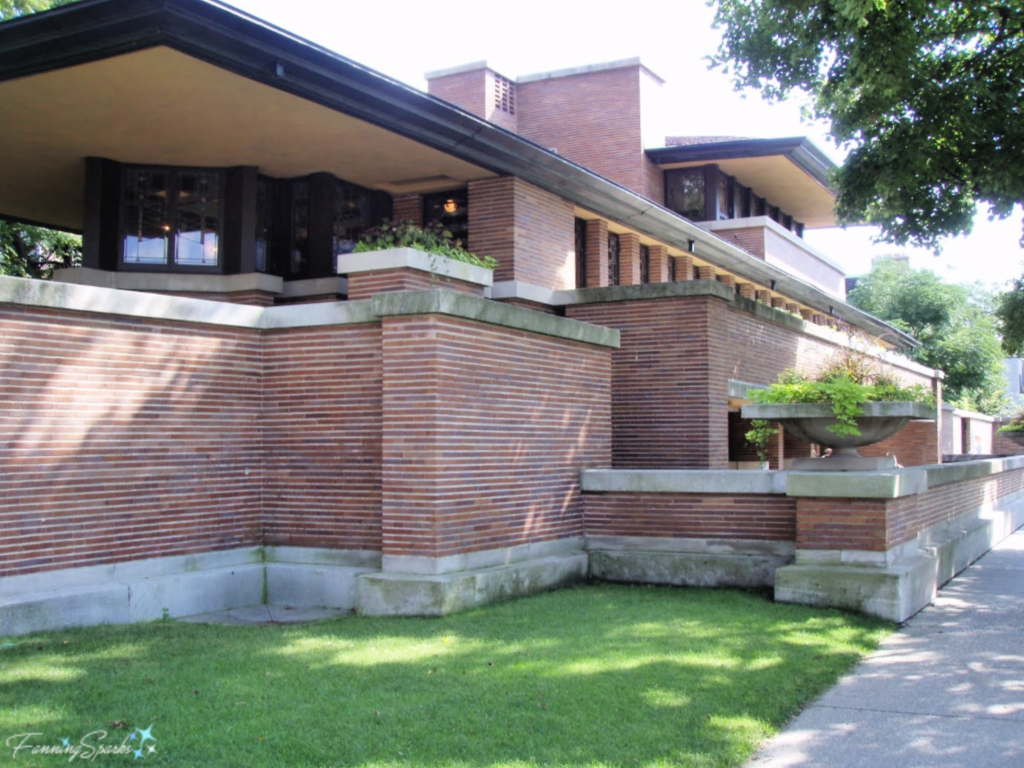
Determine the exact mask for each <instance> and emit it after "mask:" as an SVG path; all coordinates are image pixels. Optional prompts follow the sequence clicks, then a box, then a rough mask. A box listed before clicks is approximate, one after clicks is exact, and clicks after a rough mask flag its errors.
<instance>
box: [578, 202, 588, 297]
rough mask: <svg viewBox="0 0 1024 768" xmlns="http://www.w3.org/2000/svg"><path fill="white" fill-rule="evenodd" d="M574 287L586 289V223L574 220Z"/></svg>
mask: <svg viewBox="0 0 1024 768" xmlns="http://www.w3.org/2000/svg"><path fill="white" fill-rule="evenodd" d="M576 287H577V288H586V287H587V222H586V220H585V219H576Z"/></svg>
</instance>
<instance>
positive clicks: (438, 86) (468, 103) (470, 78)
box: [427, 67, 487, 120]
mask: <svg viewBox="0 0 1024 768" xmlns="http://www.w3.org/2000/svg"><path fill="white" fill-rule="evenodd" d="M486 88H487V70H486V69H484V68H482V67H481V68H480V69H475V70H473V71H472V72H459V73H458V74H454V75H448V76H446V77H438V78H435V79H433V80H428V81H427V93H429V94H430V95H431V96H437V97H438V98H441V99H444V100H445V101H448V102H451V103H452V104H454V105H455V106H457V107H462V108H463V109H464V110H466V111H467V112H472V113H473V114H474V115H476V116H477V117H482V118H484V119H485V120H486V119H487V102H486V99H485V91H486Z"/></svg>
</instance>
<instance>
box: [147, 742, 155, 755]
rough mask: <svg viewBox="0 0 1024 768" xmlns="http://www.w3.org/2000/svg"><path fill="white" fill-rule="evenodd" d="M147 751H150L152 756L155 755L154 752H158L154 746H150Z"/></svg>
mask: <svg viewBox="0 0 1024 768" xmlns="http://www.w3.org/2000/svg"><path fill="white" fill-rule="evenodd" d="M146 749H148V750H149V754H151V755H152V754H153V753H154V752H156V747H154V746H153V745H152V744H150V745H149V746H148V747H146Z"/></svg>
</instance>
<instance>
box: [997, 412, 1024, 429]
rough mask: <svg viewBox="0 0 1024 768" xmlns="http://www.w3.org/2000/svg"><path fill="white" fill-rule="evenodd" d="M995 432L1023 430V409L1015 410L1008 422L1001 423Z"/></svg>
mask: <svg viewBox="0 0 1024 768" xmlns="http://www.w3.org/2000/svg"><path fill="white" fill-rule="evenodd" d="M996 432H1024V410H1020V411H1017V413H1016V414H1015V415H1014V417H1013V418H1012V419H1010V422H1009V423H1008V424H1003V426H1001V427H1000V428H999V429H997V430H996Z"/></svg>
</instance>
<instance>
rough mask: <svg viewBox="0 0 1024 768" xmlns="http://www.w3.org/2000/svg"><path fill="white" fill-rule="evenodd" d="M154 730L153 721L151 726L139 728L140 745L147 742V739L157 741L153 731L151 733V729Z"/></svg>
mask: <svg viewBox="0 0 1024 768" xmlns="http://www.w3.org/2000/svg"><path fill="white" fill-rule="evenodd" d="M152 730H153V723H150V724H149V728H146V729H145V730H143V729H142V728H139V739H140V741H139V746H142V745H143V744H145V743H146V739H151V740H153V741H156V737H155V736H153V734H152V733H150V731H152Z"/></svg>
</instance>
